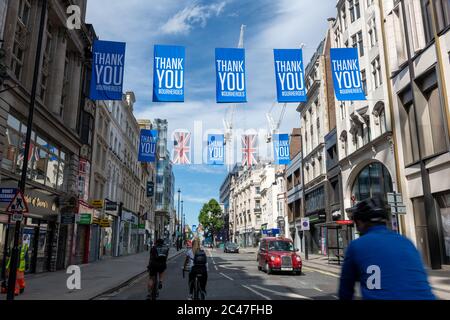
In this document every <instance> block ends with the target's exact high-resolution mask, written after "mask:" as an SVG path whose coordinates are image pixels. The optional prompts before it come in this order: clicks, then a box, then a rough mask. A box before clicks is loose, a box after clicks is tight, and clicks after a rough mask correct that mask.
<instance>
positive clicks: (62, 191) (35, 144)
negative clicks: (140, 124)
mask: <svg viewBox="0 0 450 320" xmlns="http://www.w3.org/2000/svg"><path fill="white" fill-rule="evenodd" d="M78 3H79V4H80V5H81V6H80V8H81V13H82V17H83V20H84V15H85V10H86V1H78ZM2 4H7V13H6V15H5V16H4V17H5V18H6V20H5V24H4V25H5V29H4V32H3V40H4V43H3V48H4V50H5V53H6V56H5V60H4V62H5V65H6V67H7V68H8V76H9V79H8V80H7V81H5V83H4V86H3V87H2V88H1V90H2V93H1V98H2V99H1V100H0V110H1V112H0V149H1V150H2V154H1V169H0V170H1V186H2V187H17V185H18V180H19V175H20V173H21V164H22V163H23V155H24V148H25V146H24V134H25V132H26V120H27V117H28V110H29V101H30V92H31V88H32V84H33V74H34V71H35V67H39V77H38V81H37V101H36V104H35V112H34V119H33V123H34V125H33V128H32V129H33V133H32V144H31V146H30V151H31V152H30V158H29V167H28V170H29V171H28V179H27V185H26V190H25V197H26V199H27V201H28V203H29V206H30V218H29V219H27V221H26V222H25V224H24V226H23V227H24V229H23V237H24V240H25V241H27V242H29V243H30V248H33V250H32V252H30V257H31V259H30V261H32V263H31V264H30V267H29V269H28V270H27V272H44V271H54V270H56V269H63V268H65V267H66V266H67V265H68V264H73V263H78V262H85V261H88V259H89V256H88V255H87V254H86V251H85V250H84V248H83V247H85V246H86V243H85V242H79V241H78V239H79V238H80V237H79V232H78V225H79V223H75V216H74V213H77V215H78V213H79V210H80V208H83V205H84V204H85V202H83V201H85V200H87V197H88V191H89V188H88V186H87V185H86V184H84V185H83V188H79V184H78V182H79V181H78V177H79V171H80V169H82V168H81V167H83V168H84V164H86V163H88V164H89V163H90V161H91V154H92V152H91V146H92V138H93V127H94V126H93V123H94V118H95V108H94V104H93V102H92V101H90V100H88V99H86V98H85V97H87V96H88V86H87V84H88V79H89V78H90V68H89V64H90V60H89V59H90V57H89V55H88V54H87V52H89V48H90V47H91V46H92V41H93V39H94V38H95V33H94V30H93V29H92V26H90V25H86V24H84V23H82V25H81V29H79V30H71V31H69V30H67V28H66V20H67V16H66V8H65V6H64V5H63V4H62V3H61V2H54V3H52V6H48V8H47V14H46V16H45V20H44V35H43V42H42V44H43V45H42V51H41V63H40V65H38V66H36V65H35V57H36V51H37V48H38V30H39V25H40V18H41V11H42V8H41V5H42V2H40V1H28V0H21V1H8V2H7V3H5V1H2ZM3 13H4V12H3V11H1V10H0V15H2V14H3ZM85 182H86V181H85ZM80 185H81V184H80ZM4 210H5V208H2V209H1V211H2V214H0V223H1V227H0V229H2V230H4V228H5V227H6V225H5V224H6V223H7V222H8V219H7V216H6V215H4V214H3V212H4ZM87 210H90V208H88V209H87ZM78 216H79V215H78ZM11 229H13V227H12V226H11ZM12 234H13V233H12V232H10V235H11V236H12ZM11 236H10V239H6V241H7V242H8V243H10V241H11ZM0 238H1V241H2V243H1V245H0V247H1V248H2V251H3V248H4V241H5V239H4V238H3V234H2V237H0ZM34 248H37V250H35V249H34ZM1 257H3V255H1Z"/></svg>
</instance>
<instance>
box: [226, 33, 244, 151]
mask: <svg viewBox="0 0 450 320" xmlns="http://www.w3.org/2000/svg"><path fill="white" fill-rule="evenodd" d="M246 27H247V26H246V25H244V24H243V25H241V34H240V36H239V43H238V48H240V49H242V48H244V35H245V28H246ZM235 111H236V105H235V104H232V105H230V106H229V107H228V109H227V111H226V112H225V118H224V119H223V125H224V127H225V145H226V144H227V142H231V141H232V139H233V123H234V113H235Z"/></svg>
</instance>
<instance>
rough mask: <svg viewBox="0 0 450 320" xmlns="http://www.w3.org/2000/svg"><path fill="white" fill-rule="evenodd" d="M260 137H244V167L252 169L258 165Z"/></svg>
mask: <svg viewBox="0 0 450 320" xmlns="http://www.w3.org/2000/svg"><path fill="white" fill-rule="evenodd" d="M257 148H258V136H257V135H256V134H248V135H243V136H242V166H244V167H251V166H253V165H255V164H257V162H258V161H257V157H258V149H257Z"/></svg>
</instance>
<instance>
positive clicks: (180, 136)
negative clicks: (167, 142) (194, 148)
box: [172, 131, 191, 164]
mask: <svg viewBox="0 0 450 320" xmlns="http://www.w3.org/2000/svg"><path fill="white" fill-rule="evenodd" d="M173 138H174V140H173V157H172V162H173V163H174V164H191V133H190V132H185V131H175V132H174V134H173Z"/></svg>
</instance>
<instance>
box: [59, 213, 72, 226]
mask: <svg viewBox="0 0 450 320" xmlns="http://www.w3.org/2000/svg"><path fill="white" fill-rule="evenodd" d="M74 223H75V214H74V213H72V212H68V213H61V224H64V225H69V224H74Z"/></svg>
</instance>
